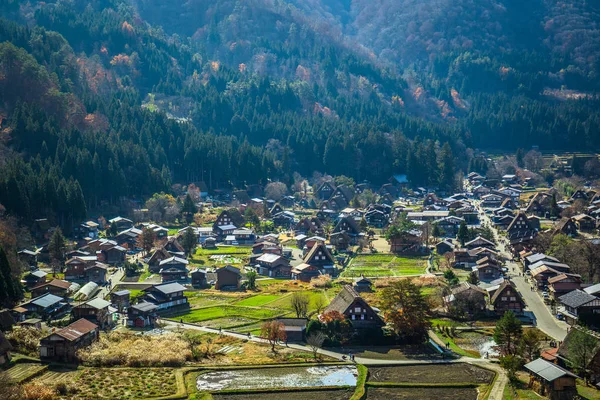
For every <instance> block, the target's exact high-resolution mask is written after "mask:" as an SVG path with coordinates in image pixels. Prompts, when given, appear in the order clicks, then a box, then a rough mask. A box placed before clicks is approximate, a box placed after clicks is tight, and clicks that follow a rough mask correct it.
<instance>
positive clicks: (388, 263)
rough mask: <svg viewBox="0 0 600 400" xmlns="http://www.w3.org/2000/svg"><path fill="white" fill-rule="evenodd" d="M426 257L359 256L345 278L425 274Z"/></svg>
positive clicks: (352, 263)
mask: <svg viewBox="0 0 600 400" xmlns="http://www.w3.org/2000/svg"><path fill="white" fill-rule="evenodd" d="M426 267H427V258H426V257H397V256H395V255H393V254H374V255H358V256H356V257H354V258H353V259H352V261H351V262H350V264H349V265H348V267H346V268H345V269H344V271H343V272H342V276H343V277H349V278H354V277H359V276H361V275H364V276H368V277H383V276H406V275H419V274H424V273H425V269H426Z"/></svg>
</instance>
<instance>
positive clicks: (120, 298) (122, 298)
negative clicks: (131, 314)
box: [110, 290, 131, 312]
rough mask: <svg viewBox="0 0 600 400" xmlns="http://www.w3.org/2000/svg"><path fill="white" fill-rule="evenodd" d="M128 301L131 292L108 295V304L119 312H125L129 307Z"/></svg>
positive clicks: (125, 291)
mask: <svg viewBox="0 0 600 400" xmlns="http://www.w3.org/2000/svg"><path fill="white" fill-rule="evenodd" d="M130 301H131V292H130V291H129V290H119V291H118V292H112V293H111V294H110V302H111V304H112V305H113V306H115V307H116V308H117V310H119V312H123V311H125V309H127V308H128V307H129V303H130Z"/></svg>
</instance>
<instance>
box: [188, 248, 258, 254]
mask: <svg viewBox="0 0 600 400" xmlns="http://www.w3.org/2000/svg"><path fill="white" fill-rule="evenodd" d="M251 252H252V247H250V246H222V247H219V248H217V249H214V250H212V249H197V250H196V255H199V256H211V255H216V254H240V255H248V254H250V253H251Z"/></svg>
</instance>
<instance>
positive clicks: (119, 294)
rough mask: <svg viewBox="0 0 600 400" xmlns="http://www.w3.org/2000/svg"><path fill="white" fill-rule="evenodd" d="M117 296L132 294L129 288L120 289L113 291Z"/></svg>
mask: <svg viewBox="0 0 600 400" xmlns="http://www.w3.org/2000/svg"><path fill="white" fill-rule="evenodd" d="M113 294H114V295H115V296H125V295H128V294H131V292H130V291H129V290H119V291H118V292H113Z"/></svg>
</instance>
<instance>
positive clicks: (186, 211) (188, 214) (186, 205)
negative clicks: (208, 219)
mask: <svg viewBox="0 0 600 400" xmlns="http://www.w3.org/2000/svg"><path fill="white" fill-rule="evenodd" d="M197 211H198V208H197V207H196V204H194V200H192V197H191V196H190V195H189V193H188V194H187V196H185V200H184V201H183V206H182V207H181V215H182V216H183V217H184V218H185V220H186V222H187V223H188V224H189V223H190V222H192V220H193V219H194V214H196V212H197Z"/></svg>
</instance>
